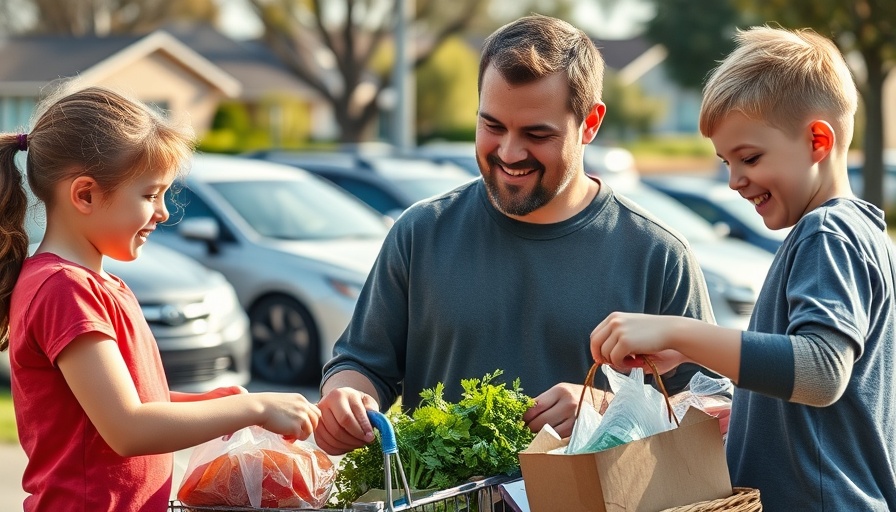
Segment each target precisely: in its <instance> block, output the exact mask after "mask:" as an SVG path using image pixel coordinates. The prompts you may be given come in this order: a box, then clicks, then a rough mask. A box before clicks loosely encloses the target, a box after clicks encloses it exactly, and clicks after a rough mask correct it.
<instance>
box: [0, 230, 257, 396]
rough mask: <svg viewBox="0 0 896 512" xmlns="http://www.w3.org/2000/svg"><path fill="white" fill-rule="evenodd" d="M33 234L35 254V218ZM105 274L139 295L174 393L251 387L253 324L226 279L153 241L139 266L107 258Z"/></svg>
mask: <svg viewBox="0 0 896 512" xmlns="http://www.w3.org/2000/svg"><path fill="white" fill-rule="evenodd" d="M28 231H29V235H30V239H31V240H32V241H33V242H35V243H33V244H32V246H31V250H32V251H33V250H35V249H36V248H37V243H36V242H37V241H38V240H39V239H40V238H41V237H42V236H43V226H42V225H41V223H39V222H38V221H37V220H36V219H33V218H30V219H29V223H28ZM153 236H155V235H153ZM103 268H104V269H105V270H107V271H108V272H110V273H112V274H114V275H116V276H118V277H120V278H121V279H122V280H123V281H124V282H125V283H126V284H127V285H128V287H130V288H131V290H133V292H134V295H136V297H137V300H138V302H139V303H140V308H141V310H142V311H143V316H144V317H145V318H146V321H147V323H149V327H150V329H151V330H152V333H153V336H154V337H155V339H156V343H158V346H159V352H160V354H161V356H162V365H163V366H164V368H165V376H166V378H167V379H168V385H169V387H171V388H172V389H175V390H178V391H187V392H201V391H208V390H211V389H213V388H216V387H219V386H242V385H245V384H248V382H249V379H250V377H251V374H250V370H249V361H250V359H249V355H250V350H251V348H252V346H251V343H250V338H249V320H248V317H247V316H246V314H245V312H244V311H243V309H242V307H240V304H239V301H238V300H237V298H236V293H235V292H234V289H233V287H232V286H231V285H230V283H228V282H227V280H226V279H225V278H224V276H223V275H221V274H220V273H219V272H215V271H213V270H210V269H208V268H205V267H203V266H202V265H200V264H199V263H198V262H196V261H195V260H193V259H191V258H189V257H187V256H184V255H182V254H178V253H177V252H176V251H173V250H171V249H168V248H167V247H164V246H162V245H159V244H156V243H154V241H153V239H152V237H150V241H149V243H147V244H146V245H144V246H143V249H142V250H141V254H140V256H139V257H138V258H137V259H136V260H134V261H129V262H123V261H117V260H113V259H111V258H105V260H104V262H103ZM2 354H3V355H2V356H0V375H2V376H3V377H5V378H6V379H8V378H9V352H8V351H4V352H2Z"/></svg>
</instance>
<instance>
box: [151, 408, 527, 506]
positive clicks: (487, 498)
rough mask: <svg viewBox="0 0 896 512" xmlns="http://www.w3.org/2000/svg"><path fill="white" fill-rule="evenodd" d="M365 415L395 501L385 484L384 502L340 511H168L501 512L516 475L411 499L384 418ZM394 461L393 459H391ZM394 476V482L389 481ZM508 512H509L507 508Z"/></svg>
mask: <svg viewBox="0 0 896 512" xmlns="http://www.w3.org/2000/svg"><path fill="white" fill-rule="evenodd" d="M367 416H368V418H370V422H371V424H372V425H373V427H374V428H376V429H377V430H379V431H380V438H381V444H382V447H383V476H384V479H385V481H386V482H394V481H398V482H400V483H401V487H402V489H401V490H400V495H399V496H398V497H397V499H396V498H394V497H393V496H392V489H391V486H390V485H386V486H385V487H386V490H385V493H386V499H385V501H374V502H358V503H352V506H351V507H350V508H344V509H333V508H327V509H311V508H301V509H297V508H288V509H285V508H252V507H231V506H223V507H209V506H202V507H195V506H190V505H185V504H182V503H180V502H178V501H172V502H171V503H170V505H169V507H168V511H169V512H248V511H255V512H299V511H302V512H333V511H336V510H343V511H345V512H403V511H413V512H503V511H504V510H505V506H504V502H503V500H502V496H501V493H500V490H499V486H500V485H501V484H505V483H509V482H513V481H517V480H520V479H521V477H520V476H519V475H510V476H508V475H498V476H492V477H488V478H484V479H482V480H476V481H472V482H468V483H465V484H462V485H459V486H457V487H452V488H450V489H445V490H442V491H436V492H434V493H432V494H426V495H423V496H415V497H412V496H411V492H410V488H409V486H408V483H407V477H406V476H405V473H404V467H403V466H402V464H401V458H400V457H399V456H398V443H397V441H396V439H395V430H394V429H393V428H392V424H391V423H390V422H389V419H388V418H386V416H385V415H383V414H381V413H379V412H377V411H367ZM393 459H394V460H393ZM393 476H397V477H398V479H395V478H393ZM507 511H508V512H510V509H509V508H507Z"/></svg>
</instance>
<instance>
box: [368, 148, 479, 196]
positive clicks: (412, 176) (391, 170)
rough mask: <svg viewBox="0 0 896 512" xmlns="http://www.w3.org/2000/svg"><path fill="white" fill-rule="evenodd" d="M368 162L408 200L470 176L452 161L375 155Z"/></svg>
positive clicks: (460, 182)
mask: <svg viewBox="0 0 896 512" xmlns="http://www.w3.org/2000/svg"><path fill="white" fill-rule="evenodd" d="M370 165H371V167H373V168H374V169H376V170H377V172H379V173H380V174H381V175H383V176H384V177H386V178H388V179H389V180H390V181H391V182H392V183H394V184H395V186H396V187H398V188H399V189H401V191H402V192H403V193H404V194H405V196H406V197H407V198H408V199H410V200H412V201H419V200H421V199H426V198H427V197H432V196H436V195H439V194H444V193H445V192H448V191H449V190H452V189H455V188H457V187H459V186H461V185H463V184H464V183H467V182H468V181H470V180H472V179H474V177H473V176H471V175H470V174H469V173H468V172H466V171H464V170H463V169H461V168H460V167H457V166H456V165H454V164H450V163H443V164H437V163H434V162H432V161H429V160H424V159H416V158H376V159H371V161H370Z"/></svg>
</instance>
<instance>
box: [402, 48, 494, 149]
mask: <svg viewBox="0 0 896 512" xmlns="http://www.w3.org/2000/svg"><path fill="white" fill-rule="evenodd" d="M478 74H479V55H478V54H477V52H475V51H474V50H473V49H472V48H471V47H470V46H469V45H468V44H467V43H465V42H464V41H463V40H462V39H460V38H458V37H453V38H449V39H448V40H446V41H445V43H443V44H442V46H440V47H439V49H438V50H436V51H435V53H433V55H432V56H431V57H430V58H429V60H428V61H427V62H426V63H425V64H423V65H422V66H420V67H419V68H417V70H416V82H417V87H416V91H417V99H416V101H417V104H416V121H417V134H418V136H419V137H420V138H432V137H434V136H438V134H440V133H446V132H451V131H466V132H468V133H472V132H474V131H475V129H476V109H477V108H478V106H479V97H478V92H477V86H476V82H477V80H478ZM443 138H444V137H443Z"/></svg>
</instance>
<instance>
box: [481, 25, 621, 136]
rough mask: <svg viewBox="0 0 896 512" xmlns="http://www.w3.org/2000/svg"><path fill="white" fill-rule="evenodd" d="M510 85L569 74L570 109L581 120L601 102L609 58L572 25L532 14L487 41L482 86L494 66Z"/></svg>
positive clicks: (506, 27) (483, 61)
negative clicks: (605, 66) (490, 67)
mask: <svg viewBox="0 0 896 512" xmlns="http://www.w3.org/2000/svg"><path fill="white" fill-rule="evenodd" d="M490 65H491V66H494V67H495V69H496V70H497V71H498V72H499V73H500V74H501V76H502V77H504V79H505V80H507V82H509V83H511V84H524V83H528V82H532V81H535V80H538V79H540V78H544V77H546V76H549V75H553V74H555V73H559V72H563V73H566V77H567V84H568V85H569V110H570V112H572V113H573V114H574V115H575V116H576V119H577V120H578V121H579V122H580V123H581V122H582V121H584V120H585V116H586V115H588V112H590V111H591V107H593V106H594V104H595V103H597V102H599V101H600V95H601V89H602V87H603V73H604V61H603V58H602V57H601V55H600V52H599V51H598V50H597V48H596V47H595V46H594V43H593V42H592V41H591V39H590V38H589V37H588V36H587V35H586V34H585V33H584V32H582V31H581V30H579V29H577V28H575V27H573V26H572V25H570V24H569V23H567V22H565V21H563V20H559V19H556V18H551V17H549V16H543V15H540V14H532V15H529V16H524V17H522V18H520V19H518V20H516V21H513V22H511V23H508V24H507V25H504V26H503V27H501V28H499V29H498V30H496V31H495V32H494V33H493V34H492V35H490V36H489V37H488V39H486V40H485V44H484V45H483V48H482V58H481V60H480V61H479V90H480V91H482V76H483V75H484V74H485V70H486V69H487V68H488V67H489V66H490Z"/></svg>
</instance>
